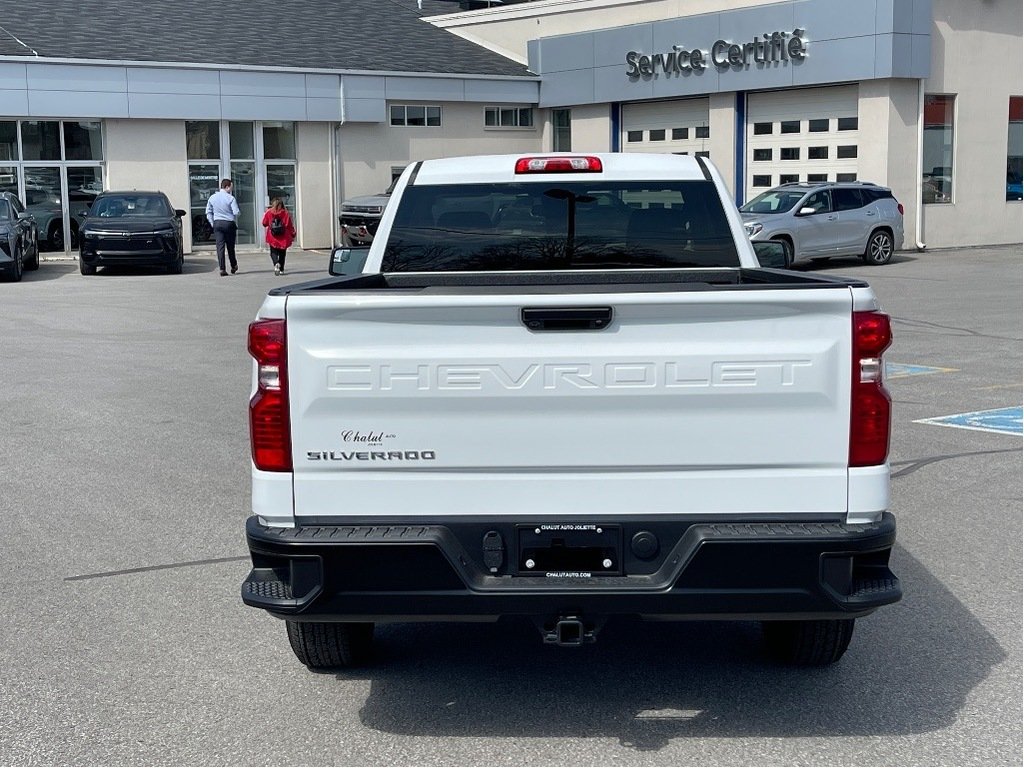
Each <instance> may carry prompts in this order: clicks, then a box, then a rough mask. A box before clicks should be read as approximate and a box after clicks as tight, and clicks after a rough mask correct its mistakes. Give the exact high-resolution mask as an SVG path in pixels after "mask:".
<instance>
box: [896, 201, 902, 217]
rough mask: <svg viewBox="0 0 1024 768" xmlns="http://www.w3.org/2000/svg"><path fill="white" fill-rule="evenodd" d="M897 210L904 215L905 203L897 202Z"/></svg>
mask: <svg viewBox="0 0 1024 768" xmlns="http://www.w3.org/2000/svg"><path fill="white" fill-rule="evenodd" d="M896 210H897V211H899V212H900V216H902V215H903V203H896Z"/></svg>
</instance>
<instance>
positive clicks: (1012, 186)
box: [0, 96, 1024, 200]
mask: <svg viewBox="0 0 1024 768" xmlns="http://www.w3.org/2000/svg"><path fill="white" fill-rule="evenodd" d="M1021 102H1022V98H1021V97H1020V96H1011V97H1010V120H1009V131H1008V133H1007V137H1006V199H1007V200H1020V199H1022V198H1024V194H1022V193H1021V181H1022V176H1024V169H1022V168H1021V156H1022V155H1024V151H1022V145H1024V137H1022V136H1021ZM0 141H2V140H0ZM2 146H3V144H2V143H0V147H2Z"/></svg>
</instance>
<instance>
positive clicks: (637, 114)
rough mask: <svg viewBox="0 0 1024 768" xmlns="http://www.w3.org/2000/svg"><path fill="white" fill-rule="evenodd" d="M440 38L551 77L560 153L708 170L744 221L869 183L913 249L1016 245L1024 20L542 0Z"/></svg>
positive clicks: (810, 4) (1016, 16)
mask: <svg viewBox="0 0 1024 768" xmlns="http://www.w3.org/2000/svg"><path fill="white" fill-rule="evenodd" d="M432 21H433V23H435V24H437V25H438V26H440V27H443V28H445V29H447V30H449V31H450V32H453V33H455V34H458V35H460V36H463V37H465V38H466V39H468V40H472V41H473V42H476V43H478V44H480V45H483V46H485V47H488V48H490V49H491V50H493V51H496V52H499V53H501V54H503V55H505V56H508V57H510V58H513V59H516V60H520V61H524V62H526V63H528V65H529V68H530V70H531V71H532V72H535V73H536V74H538V75H539V76H540V78H541V90H540V100H539V107H540V108H541V109H543V110H548V111H549V114H550V118H549V125H548V131H547V136H548V138H547V144H546V146H547V147H548V148H553V149H570V148H571V150H572V151H620V152H630V151H645V152H650V151H654V152H689V153H704V154H706V155H707V156H709V157H710V158H711V160H712V161H713V162H714V163H715V164H716V165H717V166H718V168H719V169H720V170H721V171H722V172H723V175H724V176H725V177H726V178H727V179H729V180H730V181H731V185H732V190H733V192H734V193H735V196H736V200H737V202H738V203H742V202H743V201H745V200H748V199H750V198H751V197H753V196H754V195H755V194H757V193H758V192H759V191H763V190H764V189H766V188H769V187H771V186H774V185H777V184H781V183H786V182H790V181H802V182H805V181H812V182H813V181H844V180H854V179H859V180H865V181H871V182H875V183H878V184H883V185H886V186H889V187H891V188H892V189H893V191H894V194H895V196H896V197H897V199H898V200H900V202H901V203H903V205H904V209H905V211H906V215H905V230H906V232H907V235H906V239H905V241H904V243H903V247H904V248H913V247H915V246H917V245H922V246H925V245H926V246H928V247H957V246H972V245H982V244H993V243H1016V242H1020V241H1021V192H1020V190H1021V186H1020V185H1021V95H1022V90H1024V86H1022V76H1021V61H1022V36H1021V26H1022V5H1021V4H1020V3H1013V2H962V0H859V1H858V2H847V1H845V0H791V1H789V2H760V3H757V2H751V0H647V1H646V2H631V1H630V0H542V1H541V2H535V3H528V4H525V5H515V6H509V7H507V8H504V9H490V10H485V11H474V12H468V13H461V14H453V15H449V16H445V17H440V18H434V19H432ZM558 126H561V127H560V128H559V127H558Z"/></svg>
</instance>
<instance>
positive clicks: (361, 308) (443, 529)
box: [242, 154, 901, 669]
mask: <svg viewBox="0 0 1024 768" xmlns="http://www.w3.org/2000/svg"><path fill="white" fill-rule="evenodd" d="M772 248H779V249H781V248H782V246H781V245H779V244H768V246H767V250H771V249H772ZM779 255H780V256H782V254H779ZM365 256H366V258H365V267H364V268H363V269H362V273H361V274H358V275H354V276H349V277H345V276H335V277H330V278H327V279H322V280H318V281H316V282H309V283H303V284H299V285H291V286H288V287H282V288H277V289H275V290H273V291H271V292H270V294H269V295H268V296H267V298H266V300H265V301H264V303H263V306H262V307H261V308H260V310H259V314H258V316H257V319H256V320H255V322H253V323H252V325H251V326H250V328H249V351H250V354H251V355H252V356H253V358H254V361H255V362H254V366H253V378H252V399H251V401H250V416H251V419H250V420H251V435H252V512H253V514H252V516H251V517H250V518H249V519H248V522H247V526H246V534H247V540H248V545H249V549H250V551H251V555H252V562H253V569H252V571H251V573H250V574H249V576H248V577H247V578H246V580H245V582H244V584H243V585H242V599H243V600H244V602H245V603H246V604H248V605H251V606H255V607H258V608H262V609H265V610H266V611H268V612H269V613H270V614H272V615H273V616H276V617H279V618H283V619H285V620H286V623H287V629H288V638H289V640H290V643H291V646H292V649H293V650H294V652H295V654H296V656H297V657H298V658H299V659H300V660H301V661H302V662H303V663H304V664H306V665H307V666H309V667H310V668H313V669H326V668H332V667H339V666H347V665H354V664H358V663H360V661H361V660H363V659H365V658H366V656H367V654H368V653H369V651H370V647H371V640H372V635H373V628H374V624H375V623H380V622H406V621H493V620H497V619H498V618H500V617H504V616H519V617H523V618H528V619H530V620H532V621H534V622H535V623H536V625H537V627H538V628H539V629H540V632H541V636H542V638H543V640H544V641H545V642H548V643H553V644H557V645H562V646H574V645H581V644H583V643H585V642H590V641H592V640H594V639H595V637H596V636H597V633H598V631H599V630H600V629H601V627H602V625H603V624H604V623H605V621H606V620H607V619H608V618H609V617H614V616H620V615H629V616H639V617H643V618H646V619H662V620H665V619H669V620H676V619H744V620H758V621H761V622H762V623H763V627H764V635H765V639H766V641H767V646H768V648H769V649H770V650H771V651H773V652H774V653H775V654H776V655H778V656H779V657H781V658H783V659H786V660H788V661H790V662H792V663H796V664H803V665H821V664H828V663H831V662H834V661H836V660H838V659H839V658H840V657H841V656H842V654H843V653H844V651H845V650H846V648H847V645H848V644H849V642H850V638H851V635H852V632H853V624H854V620H855V619H856V618H857V617H860V616H864V615H866V614H868V613H870V612H872V611H873V610H874V609H875V608H878V607H879V606H882V605H885V604H888V603H893V602H895V601H897V600H899V599H900V595H901V591H900V585H899V581H898V579H897V578H896V577H895V576H894V575H893V573H892V572H891V571H890V570H889V567H888V561H889V554H890V550H891V548H892V546H893V543H894V540H895V523H894V519H893V516H892V515H891V514H890V513H889V512H888V504H889V465H888V460H887V455H888V450H889V429H890V400H889V396H888V393H887V392H886V389H885V384H884V380H883V370H884V367H883V363H882V359H881V358H882V353H883V352H884V350H885V349H886V347H888V346H889V344H890V341H891V335H890V326H889V318H888V316H887V315H885V314H883V313H882V312H880V311H879V306H878V302H877V301H876V299H875V296H874V294H873V293H872V291H871V289H870V288H869V287H868V286H867V285H866V284H865V283H863V282H861V281H859V280H851V279H845V278H837V277H832V276H824V275H816V274H805V273H800V272H792V271H786V270H775V269H767V268H762V267H761V266H760V265H759V261H758V257H757V255H756V254H755V252H754V250H753V249H752V246H751V244H750V242H749V241H748V239H747V238H746V236H745V234H744V230H743V222H742V220H741V219H740V216H739V213H738V211H737V210H736V207H735V205H734V204H733V202H732V201H731V199H730V196H729V194H728V192H727V190H726V188H725V185H724V184H723V182H722V179H721V177H720V176H719V174H718V172H717V171H716V170H715V168H714V167H713V166H712V165H711V164H710V163H708V162H707V161H706V160H704V159H702V158H693V157H681V156H674V155H635V154H605V155H590V156H576V155H573V156H566V155H537V156H531V157H519V156H494V157H473V158H455V159H444V160H430V161H425V162H420V163H415V164H413V165H411V166H410V167H409V168H407V169H406V171H405V173H404V174H403V176H402V177H401V179H400V180H399V182H398V184H397V186H396V188H395V191H394V194H393V196H392V199H391V201H390V203H389V205H388V206H387V208H386V210H385V212H384V215H383V217H382V220H381V223H380V228H379V230H378V233H377V237H376V238H375V239H374V241H373V244H372V246H371V247H370V249H369V250H368V251H367V252H365ZM783 261H784V258H783V259H782V260H780V261H779V262H778V263H783ZM351 263H361V262H359V260H358V259H357V255H356V254H354V253H353V252H352V251H350V250H348V249H339V250H337V251H336V252H335V254H332V260H331V273H332V275H342V274H343V273H344V271H345V269H344V268H345V266H346V265H347V264H351Z"/></svg>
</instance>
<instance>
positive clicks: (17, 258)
mask: <svg viewBox="0 0 1024 768" xmlns="http://www.w3.org/2000/svg"><path fill="white" fill-rule="evenodd" d="M24 272H25V262H24V257H23V256H22V253H21V246H20V245H15V246H14V260H13V261H12V262H11V267H10V269H8V270H7V271H6V272H4V273H3V276H4V281H5V282H9V283H20V282H21V276H22V275H23V274H24Z"/></svg>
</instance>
